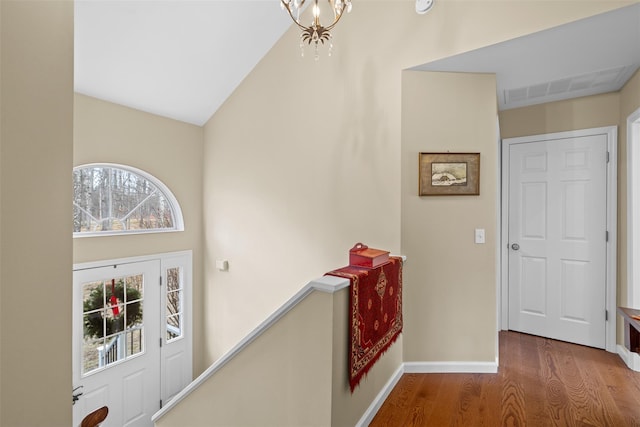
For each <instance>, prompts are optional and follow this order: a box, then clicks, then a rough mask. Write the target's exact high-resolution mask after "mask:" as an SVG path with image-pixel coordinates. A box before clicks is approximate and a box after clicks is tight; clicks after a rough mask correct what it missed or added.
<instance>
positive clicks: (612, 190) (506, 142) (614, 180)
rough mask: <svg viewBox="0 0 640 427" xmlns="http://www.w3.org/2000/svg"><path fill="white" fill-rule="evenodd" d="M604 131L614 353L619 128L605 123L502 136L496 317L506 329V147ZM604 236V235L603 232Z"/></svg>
mask: <svg viewBox="0 0 640 427" xmlns="http://www.w3.org/2000/svg"><path fill="white" fill-rule="evenodd" d="M594 135H605V136H606V137H607V152H608V155H609V157H608V159H609V161H608V163H607V202H606V203H607V232H608V237H609V239H608V241H607V248H606V249H607V260H606V266H605V268H606V279H605V281H606V283H605V288H606V301H605V309H606V310H607V320H606V325H605V349H606V350H607V351H609V352H612V353H615V352H616V351H617V350H616V321H617V316H616V292H617V290H616V268H617V262H616V259H617V253H616V249H617V240H618V239H617V234H618V233H617V203H618V128H617V126H606V127H599V128H590V129H580V130H573V131H567V132H556V133H548V134H541V135H531V136H523V137H517V138H505V139H502V158H501V164H502V167H501V178H500V179H501V200H502V203H501V207H500V222H501V231H500V264H501V268H500V289H499V294H500V302H501V303H500V308H499V313H498V317H499V319H500V329H502V330H507V329H509V252H508V247H509V240H508V236H509V166H510V165H509V148H510V146H511V145H513V144H522V143H527V142H534V141H552V140H555V139H563V138H575V137H582V136H594ZM603 237H604V236H603Z"/></svg>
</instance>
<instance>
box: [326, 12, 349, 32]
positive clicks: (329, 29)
mask: <svg viewBox="0 0 640 427" xmlns="http://www.w3.org/2000/svg"><path fill="white" fill-rule="evenodd" d="M344 9H345V7H344V6H343V7H342V10H341V11H340V14H339V15H338V17H337V18H334V19H335V21H333V24H331V25H329V26H328V27H325V28H326V29H327V31H331V29H332V28H333V27H335V26H336V24H337V23H338V21H340V18H342V15H344Z"/></svg>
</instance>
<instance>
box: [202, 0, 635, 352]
mask: <svg viewBox="0 0 640 427" xmlns="http://www.w3.org/2000/svg"><path fill="white" fill-rule="evenodd" d="M623 4H628V2H611V1H604V2H598V1H582V2H576V1H553V2H540V1H522V0H518V1H513V0H511V1H491V2H484V1H481V2H478V1H440V2H437V4H436V7H434V8H433V10H432V11H431V12H430V13H429V14H427V15H424V16H420V15H417V14H416V13H415V11H414V8H413V7H412V6H411V4H409V2H394V1H388V2H383V1H380V2H359V3H358V4H354V11H353V12H352V13H351V14H349V15H347V16H345V17H344V19H343V20H342V21H341V22H340V25H339V26H338V27H336V29H335V35H334V52H333V56H332V57H330V58H328V57H326V55H325V54H324V53H323V55H322V57H321V58H320V60H319V61H314V60H313V59H312V58H310V57H309V52H307V56H306V57H304V58H300V55H299V47H298V45H299V41H298V40H299V35H298V31H297V30H296V29H294V28H292V29H291V30H290V31H288V32H287V33H286V34H285V35H284V36H283V37H282V39H281V40H280V41H279V42H278V43H277V44H276V45H275V46H274V48H273V49H272V50H271V51H270V52H269V53H268V55H267V56H266V57H265V58H264V59H263V60H262V61H261V62H260V63H259V64H258V66H257V67H256V68H255V69H254V70H253V72H252V73H251V74H250V75H249V76H248V77H247V78H246V79H245V80H244V81H243V83H242V84H241V85H240V87H239V88H238V89H237V90H236V91H235V92H234V94H233V95H232V96H231V97H230V98H229V99H228V100H227V102H226V103H225V104H224V105H223V106H222V107H221V109H220V110H219V111H218V112H217V113H216V114H215V115H214V116H213V117H212V118H211V120H209V122H208V123H207V124H206V126H205V149H204V150H205V151H204V161H205V175H204V211H205V212H206V214H205V242H204V245H205V264H204V268H205V278H206V284H205V289H206V294H205V298H206V302H205V304H206V305H207V307H209V308H210V310H208V312H207V314H206V317H205V327H206V329H207V330H208V331H210V334H208V336H207V344H206V345H207V347H206V355H205V358H206V359H207V360H209V361H213V360H215V358H216V357H218V356H220V355H221V354H222V353H223V352H224V351H226V350H227V349H229V348H230V347H231V346H232V345H233V344H234V343H236V342H237V341H238V340H239V339H240V338H241V337H242V336H243V335H244V334H246V333H247V332H248V331H249V330H251V329H252V328H253V327H254V326H255V325H256V324H257V323H258V322H259V321H260V320H261V319H263V318H264V317H265V316H266V315H268V314H269V313H270V312H272V311H273V310H274V309H275V308H277V307H278V306H279V305H280V304H281V303H282V302H283V301H284V300H286V299H287V298H288V297H289V296H290V295H292V294H293V293H294V292H295V291H296V290H297V289H299V288H300V287H301V286H303V285H304V284H305V283H306V282H307V281H309V280H310V279H313V278H314V277H317V276H318V275H321V274H323V273H324V272H326V271H328V270H331V269H333V268H336V267H339V266H341V265H344V264H345V263H346V262H347V251H348V249H349V248H350V247H351V246H352V245H353V244H354V243H356V242H358V241H362V242H364V243H366V244H369V245H370V246H373V247H378V248H385V249H388V250H391V251H392V252H395V253H398V252H399V251H401V250H404V242H403V243H402V245H401V227H403V233H402V236H403V237H404V236H405V235H410V234H411V233H412V232H419V231H420V230H419V229H417V230H413V229H409V228H407V225H406V224H402V221H403V219H402V218H401V194H400V192H399V191H398V189H399V188H400V182H401V176H403V174H404V172H402V173H401V149H400V142H401V140H402V139H404V138H405V136H404V135H403V130H402V129H401V120H400V119H401V108H400V107H401V100H402V93H401V82H402V79H401V76H402V70H403V69H405V68H407V67H411V66H415V65H418V64H421V63H425V62H429V61H430V60H434V59H438V58H441V57H445V56H449V55H452V54H456V53H460V52H463V51H467V50H470V49H474V48H478V47H482V46H486V45H488V44H492V43H497V42H500V41H503V40H507V39H511V38H514V37H517V36H521V35H524V34H528V33H531V32H533V31H538V30H541V29H544V28H548V27H550V26H554V25H559V24H562V23H565V22H568V21H571V20H575V19H579V18H582V17H585V16H589V15H592V14H595V13H598V12H602V11H606V10H610V9H612V8H615V7H617V6H621V5H623ZM429 96H430V95H429ZM443 102H446V101H444V100H443ZM494 102H495V97H494ZM492 110H493V111H495V106H494V107H492ZM491 124H492V126H495V117H493V118H492V119H491ZM494 143H495V141H494ZM460 144H463V143H462V142H460ZM481 144H483V145H482V147H483V148H482V151H484V147H485V144H489V143H488V142H486V141H483V142H481ZM496 144H497V143H496ZM452 147H453V149H456V150H457V149H459V148H461V146H458V145H453V146H452ZM443 148H444V147H443ZM494 149H495V147H494ZM491 155H492V152H491V151H489V155H488V156H487V162H486V163H483V165H485V164H486V165H487V167H491V166H493V167H495V168H496V170H497V164H496V163H495V157H494V158H492V157H491ZM402 161H403V162H404V158H403V159H402ZM483 162H484V160H483ZM483 168H484V167H483ZM411 169H413V166H411ZM487 173H495V171H493V172H491V171H490V169H488V172H487ZM492 179H493V178H489V181H488V182H487V183H486V185H487V187H486V188H487V191H486V192H484V193H483V196H484V197H490V198H492V199H493V200H495V197H496V196H495V194H494V195H493V196H490V192H492V191H494V192H495V191H496V189H495V188H491V187H490V185H491V182H492V181H491V180H492ZM492 203H493V202H492V201H490V200H488V201H487V202H486V203H485V204H486V205H487V206H488V205H489V204H492ZM483 206H484V204H483ZM429 215H435V214H433V213H429ZM489 215H490V214H489ZM493 215H497V213H496V212H495V211H494V213H493ZM429 218H430V217H428V218H426V220H428V219H429ZM496 222H497V216H496V217H494V218H492V219H491V221H489V220H487V219H483V221H482V224H479V226H483V227H485V228H486V229H487V230H490V229H491V228H492V227H494V226H495V223H496ZM471 227H475V225H473V226H471ZM488 236H489V237H490V238H491V237H493V236H492V235H491V234H489V233H488ZM472 237H473V236H472V234H469V236H468V238H469V239H470V240H469V241H472V240H471V239H472ZM493 244H495V242H492V243H489V244H487V245H485V246H484V247H483V248H484V249H482V250H486V251H490V250H491V246H492V245H493ZM478 250H479V248H478V247H476V246H473V245H471V246H466V247H465V251H464V252H463V253H462V254H461V258H462V260H463V262H466V261H468V260H469V259H473V257H474V256H475V253H476V252H477V251H478ZM422 253H423V252H422V251H418V252H415V255H414V256H417V257H418V258H417V259H411V258H409V260H408V263H407V269H409V270H410V269H412V268H418V267H417V266H418V265H420V264H421V263H424V260H423V259H422V258H420V255H421V254H422ZM215 259H228V260H229V263H230V270H229V271H228V272H218V271H217V270H215V268H214V266H213V262H214V260H215ZM414 266H415V267H414ZM489 268H490V269H492V270H493V269H494V266H490V267H489ZM420 271H421V270H420ZM488 276H493V277H492V278H489V277H488ZM488 276H487V277H484V276H483V278H482V282H483V284H482V289H484V288H485V286H486V283H485V282H489V281H491V282H492V283H496V280H497V277H496V272H495V270H493V271H492V272H489V273H488ZM256 277H260V279H259V280H256ZM409 277H410V280H414V279H415V280H423V279H425V277H419V275H415V274H414V275H411V274H410V275H409ZM475 278H476V272H475V271H470V270H465V271H461V272H460V273H459V275H458V276H457V279H456V280H457V281H460V282H465V281H467V282H473V281H474V280H475ZM407 286H408V287H410V286H412V284H411V283H408V284H407ZM443 291H444V290H443ZM444 292H446V291H444ZM490 292H492V293H495V289H494V290H491V291H490ZM422 296H424V297H426V295H422ZM446 297H447V300H455V299H456V298H455V296H453V295H451V294H448V293H446ZM483 301H485V300H484V299H483ZM413 304H414V305H413V307H415V308H414V310H420V302H419V301H414V302H413ZM405 310H406V311H405V312H406V313H407V315H408V316H409V318H413V319H414V321H416V322H418V323H417V324H408V325H407V328H408V329H407V331H410V330H411V328H413V330H414V331H416V330H418V329H419V328H422V327H424V326H425V325H427V324H429V323H433V322H440V323H441V324H442V322H441V319H435V318H430V317H429V314H428V313H422V314H418V313H413V312H411V311H410V310H412V309H411V308H405ZM475 310H477V311H482V312H483V313H485V312H486V313H488V314H486V316H487V317H486V318H484V317H483V322H482V324H483V325H485V326H486V327H487V328H490V330H488V331H485V332H483V333H482V334H481V335H482V336H485V335H491V336H493V334H494V333H495V329H496V325H495V322H493V321H492V320H491V319H492V317H494V316H495V312H496V302H495V299H493V300H491V301H489V302H488V303H487V305H486V306H481V307H480V306H478V307H477V308H476V309H475ZM483 316H485V315H484V314H483ZM228 325H234V328H229V327H228ZM487 325H488V326H487ZM427 327H428V326H427ZM475 332H476V331H475V330H466V331H465V330H462V331H461V330H460V329H459V328H457V324H448V323H445V324H444V325H443V326H441V327H440V330H439V332H438V334H439V340H438V342H439V343H440V344H441V345H442V346H443V347H445V348H450V349H452V348H457V350H455V352H456V354H457V353H461V352H462V350H463V349H465V348H467V344H461V343H465V342H469V341H471V342H473V341H474V340H475V338H474V333H475ZM407 335H409V332H407ZM405 338H406V339H405V340H404V345H405V347H407V346H409V347H410V346H411V345H414V344H410V343H409V342H410V340H409V339H408V338H407V337H405ZM415 345H416V346H418V347H419V348H416V349H414V350H412V351H411V358H412V359H413V360H425V359H429V358H432V357H434V355H433V354H432V353H431V351H430V350H428V351H423V350H426V349H425V347H424V346H425V345H426V344H424V343H418V344H415ZM479 354H481V357H482V358H483V360H487V359H493V358H492V357H490V356H492V355H493V352H491V355H488V354H487V352H486V351H485V350H480V351H479ZM443 356H444V354H443ZM465 357H466V358H469V357H479V356H478V353H476V352H475V351H474V352H473V353H472V354H470V355H468V354H465Z"/></svg>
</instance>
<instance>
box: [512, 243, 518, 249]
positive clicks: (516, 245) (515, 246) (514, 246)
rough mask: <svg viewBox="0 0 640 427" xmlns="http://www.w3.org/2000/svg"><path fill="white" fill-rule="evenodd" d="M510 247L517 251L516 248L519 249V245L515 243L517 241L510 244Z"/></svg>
mask: <svg viewBox="0 0 640 427" xmlns="http://www.w3.org/2000/svg"><path fill="white" fill-rule="evenodd" d="M511 249H513V250H514V251H517V250H519V249H520V245H519V244H517V243H514V244H512V245H511Z"/></svg>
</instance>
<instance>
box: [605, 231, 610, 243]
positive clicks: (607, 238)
mask: <svg viewBox="0 0 640 427" xmlns="http://www.w3.org/2000/svg"><path fill="white" fill-rule="evenodd" d="M604 240H605V242H608V241H609V231H605V232H604Z"/></svg>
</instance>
